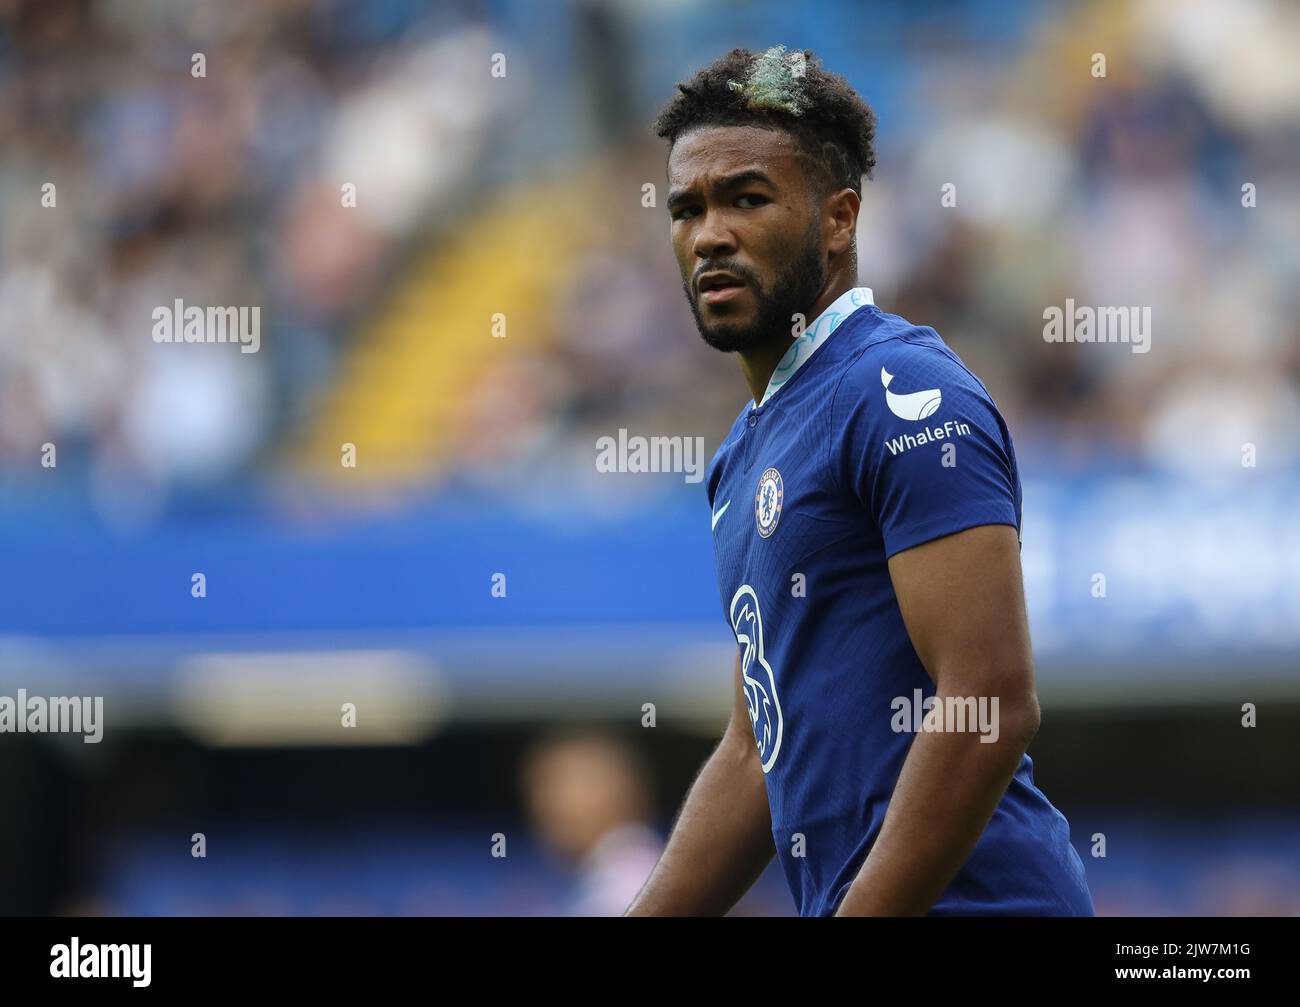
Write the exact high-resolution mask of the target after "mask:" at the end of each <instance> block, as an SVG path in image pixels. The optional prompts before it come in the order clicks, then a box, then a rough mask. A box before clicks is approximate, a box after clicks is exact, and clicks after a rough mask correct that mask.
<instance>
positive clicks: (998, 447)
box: [828, 336, 1020, 557]
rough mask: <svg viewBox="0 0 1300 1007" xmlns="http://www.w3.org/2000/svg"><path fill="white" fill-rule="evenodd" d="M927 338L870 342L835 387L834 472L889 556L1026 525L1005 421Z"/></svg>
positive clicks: (981, 390)
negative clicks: (987, 528)
mask: <svg viewBox="0 0 1300 1007" xmlns="http://www.w3.org/2000/svg"><path fill="white" fill-rule="evenodd" d="M930 338H931V340H933V341H932V342H931V341H927V342H920V343H918V342H912V341H909V340H905V339H890V340H885V341H882V342H881V343H878V344H876V345H873V346H870V347H868V348H867V349H866V350H864V351H863V352H862V353H861V354H860V355H859V356H858V358H857V359H856V360H854V361H853V362H852V363H851V364H850V366H849V367H848V368H847V369H846V371H845V373H844V374H843V376H842V377H841V379H840V381H839V383H838V385H837V386H836V390H835V392H834V394H833V397H832V402H831V431H830V437H829V439H828V443H829V445H830V448H831V449H830V459H829V463H830V466H831V470H832V473H833V475H834V477H835V478H836V480H837V481H838V482H839V483H840V485H841V486H842V488H843V489H844V490H845V491H847V492H849V493H851V494H853V496H855V497H856V498H857V500H858V501H859V502H860V503H861V504H862V506H863V507H864V508H865V509H866V510H867V511H868V513H869V514H870V515H871V517H872V519H873V520H874V521H875V523H876V525H877V526H878V527H879V529H880V534H881V537H882V539H883V541H884V545H885V555H886V557H888V556H892V555H894V554H895V553H898V552H902V551H903V550H904V549H910V548H912V547H913V546H917V545H920V544H922V543H923V542H928V541H930V540H932V539H936V538H941V537H943V536H945V535H951V534H954V533H955V532H959V531H963V530H965V529H967V528H974V527H976V526H978V525H986V524H1006V525H1011V526H1012V527H1014V528H1016V529H1017V530H1019V528H1020V484H1019V477H1018V474H1017V472H1016V465H1015V454H1014V449H1013V448H1012V445H1011V437H1010V434H1009V433H1008V431H1007V428H1006V424H1005V423H1004V422H1003V420H1002V417H1001V416H1000V415H999V414H998V411H997V406H996V405H994V403H993V400H992V399H991V398H990V397H989V394H988V392H987V391H986V390H985V389H984V386H983V385H982V384H980V382H979V380H978V379H976V377H975V376H974V375H973V374H971V373H970V371H968V370H967V369H966V367H965V365H963V364H962V363H961V361H960V360H959V359H958V358H957V357H956V355H955V354H953V353H952V351H951V350H949V349H948V348H947V347H946V346H944V345H943V344H942V342H940V341H939V340H938V338H937V336H931V337H930Z"/></svg>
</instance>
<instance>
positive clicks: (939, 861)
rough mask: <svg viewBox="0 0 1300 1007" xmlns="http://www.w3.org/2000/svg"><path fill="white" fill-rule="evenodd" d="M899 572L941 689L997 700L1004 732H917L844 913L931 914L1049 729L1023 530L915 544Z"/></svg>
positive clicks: (904, 600) (909, 617) (895, 569)
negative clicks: (1034, 645)
mask: <svg viewBox="0 0 1300 1007" xmlns="http://www.w3.org/2000/svg"><path fill="white" fill-rule="evenodd" d="M889 575H890V578H891V579H892V581H893V583H894V592H895V594H896V595H897V596H898V605H899V608H900V609H901V610H902V614H903V621H904V623H905V624H906V626H907V632H908V635H909V636H910V637H911V639H912V646H913V647H914V648H915V649H916V653H917V655H918V656H919V657H920V659H921V662H922V664H924V665H925V669H926V671H927V672H929V674H930V677H931V678H933V679H934V682H935V687H936V696H937V697H938V698H939V699H940V700H943V699H944V698H945V697H948V696H954V697H976V698H978V697H981V696H983V697H987V698H988V699H989V700H990V701H991V700H992V698H994V697H996V698H997V700H998V704H997V707H996V708H993V707H992V704H991V702H990V704H989V707H990V709H996V720H995V721H994V722H995V723H996V724H997V728H998V737H997V740H996V741H995V742H993V743H991V744H990V743H985V742H981V740H980V735H979V734H978V733H974V732H972V731H969V730H968V731H966V732H964V733H946V732H938V733H926V732H924V731H922V732H921V733H919V734H917V736H916V738H914V739H913V741H912V747H911V748H910V749H909V751H908V754H907V759H906V760H905V761H904V763H903V769H902V772H901V773H900V774H899V777H898V783H897V785H896V786H895V788H894V795H893V797H892V799H891V800H890V802H889V808H888V810H887V811H886V813H885V820H884V823H883V824H882V826H881V829H880V835H879V836H878V837H877V838H876V842H875V845H874V846H873V847H872V849H871V852H870V853H869V854H868V856H867V859H866V861H865V862H864V863H863V865H862V868H861V870H860V871H859V872H858V875H857V877H856V878H855V879H854V881H853V884H852V885H851V886H850V888H849V890H848V892H847V893H846V894H845V896H844V899H843V900H842V901H841V903H840V906H839V909H838V911H837V913H836V915H840V916H905V915H921V914H924V913H926V912H928V911H929V909H930V907H931V906H932V905H933V904H934V903H935V901H936V900H937V899H938V898H939V896H940V895H942V894H943V893H944V891H945V890H946V889H947V887H948V885H949V884H950V883H951V882H952V879H953V878H954V877H955V876H956V874H957V872H958V871H959V870H960V869H961V867H962V865H963V864H964V863H965V862H966V860H967V858H968V857H969V856H970V854H971V851H972V850H973V849H974V848H975V844H976V842H977V841H978V840H979V837H980V835H981V833H983V831H984V828H985V826H987V825H988V823H989V819H990V818H992V817H993V812H994V810H995V809H996V807H997V805H998V801H1000V800H1001V799H1002V795H1003V793H1005V791H1006V788H1007V785H1008V784H1009V783H1010V782H1011V778H1012V776H1013V775H1014V774H1015V771H1016V768H1017V767H1018V766H1019V765H1020V759H1021V757H1022V756H1023V755H1024V753H1025V749H1026V748H1027V747H1028V745H1029V741H1030V739H1031V738H1033V736H1034V733H1035V732H1036V731H1037V730H1038V718H1039V712H1038V698H1037V696H1036V695H1035V691H1034V669H1033V657H1032V653H1031V650H1030V645H1029V626H1028V622H1027V620H1026V617H1025V599H1024V588H1023V584H1022V581H1021V573H1020V547H1019V543H1018V541H1017V537H1016V530H1015V529H1014V528H1012V527H1010V526H1009V525H984V526H982V527H978V528H970V529H967V530H966V531H963V532H958V533H957V534H955V535H949V536H947V537H946V538H941V539H936V540H935V541H932V542H927V543H925V544H924V545H920V546H917V547H915V548H912V549H907V550H904V551H903V552H900V553H897V554H895V555H894V556H893V557H891V558H890V560H889ZM991 733H992V732H990V734H991Z"/></svg>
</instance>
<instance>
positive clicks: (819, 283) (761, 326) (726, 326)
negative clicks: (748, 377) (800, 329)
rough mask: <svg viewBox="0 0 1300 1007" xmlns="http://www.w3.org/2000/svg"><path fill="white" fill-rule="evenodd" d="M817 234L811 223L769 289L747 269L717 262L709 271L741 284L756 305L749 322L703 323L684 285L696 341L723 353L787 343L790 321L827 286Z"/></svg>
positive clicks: (720, 319)
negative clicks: (715, 270) (782, 341)
mask: <svg viewBox="0 0 1300 1007" xmlns="http://www.w3.org/2000/svg"><path fill="white" fill-rule="evenodd" d="M820 231H821V226H820V222H819V221H818V220H817V219H816V218H814V219H813V220H812V221H811V222H810V223H809V226H808V230H807V231H805V232H804V236H803V241H802V243H801V244H800V245H799V246H798V247H797V248H796V249H795V252H794V255H793V256H792V257H791V258H790V259H788V260H787V261H786V262H784V263H782V264H781V266H780V268H779V269H778V270H777V274H776V278H775V279H774V280H773V282H772V285H771V288H770V289H769V288H767V287H764V286H762V285H761V284H760V282H759V279H758V277H757V276H755V275H754V273H753V272H752V271H751V270H748V269H744V268H742V267H740V266H739V265H738V264H736V263H729V262H727V261H726V260H722V261H720V262H718V263H716V264H714V265H711V266H710V267H709V268H710V269H720V270H723V271H725V272H728V273H731V274H732V275H734V276H735V277H737V278H738V279H741V280H744V281H745V283H746V284H747V285H748V287H749V290H750V291H751V292H752V294H753V295H754V302H755V305H756V308H755V311H754V315H753V318H752V320H749V321H737V320H733V319H729V318H725V317H718V318H715V320H714V321H712V322H706V321H705V320H704V317H703V316H702V315H701V314H700V306H699V303H698V301H697V300H696V298H695V297H693V296H692V295H691V285H690V282H689V281H688V280H683V281H682V289H683V290H684V291H685V292H686V303H687V304H689V305H690V306H691V314H693V315H694V316H695V327H696V328H697V329H699V330H700V337H701V338H702V339H703V340H704V341H705V342H706V343H708V344H709V345H710V346H712V347H713V348H714V349H715V350H719V351H721V352H723V353H744V352H747V351H749V350H753V349H757V348H758V347H760V346H763V345H765V344H767V343H770V342H774V341H776V340H780V339H784V340H787V341H788V340H789V339H791V338H792V337H793V335H794V333H793V331H792V330H793V327H794V316H795V315H796V314H797V313H799V312H806V311H808V309H809V308H810V307H811V306H812V304H813V302H814V301H815V300H816V299H817V295H818V294H820V293H821V290H822V287H823V286H824V285H825V283H826V260H825V256H824V255H823V254H822V247H821V241H820Z"/></svg>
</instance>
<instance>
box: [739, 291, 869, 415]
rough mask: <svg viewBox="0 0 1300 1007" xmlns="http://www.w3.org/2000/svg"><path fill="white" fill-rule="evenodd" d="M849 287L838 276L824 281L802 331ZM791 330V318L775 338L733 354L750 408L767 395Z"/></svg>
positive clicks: (790, 337) (792, 340)
mask: <svg viewBox="0 0 1300 1007" xmlns="http://www.w3.org/2000/svg"><path fill="white" fill-rule="evenodd" d="M853 286H854V283H853V279H852V277H847V276H840V277H836V278H835V279H833V280H832V279H828V280H827V281H826V286H824V287H823V288H822V292H821V293H820V294H818V295H817V299H816V300H815V301H813V305H812V307H811V308H809V309H808V314H807V317H805V318H804V326H805V328H806V327H807V326H809V325H811V324H812V323H813V320H814V319H816V318H817V317H818V316H819V315H820V314H821V313H822V312H823V311H825V310H826V309H827V308H829V307H830V306H831V305H832V304H834V303H835V300H836V298H838V297H839V296H840V295H841V294H843V293H845V292H846V291H849V290H852V289H853ZM793 328H794V319H790V328H788V329H786V330H784V331H783V332H781V333H778V334H777V335H776V337H775V338H773V339H771V340H769V341H768V342H766V343H764V344H763V345H761V346H757V347H755V348H754V349H752V350H746V351H744V352H742V353H739V354H737V356H739V357H740V372H741V374H743V375H744V376H745V383H746V384H747V385H749V390H750V392H752V393H753V396H754V405H758V404H759V403H760V402H762V401H763V395H764V394H765V393H766V392H767V385H768V382H769V381H771V380H772V373H773V372H774V371H775V370H776V365H777V364H779V363H780V362H781V358H782V357H784V356H785V354H786V351H787V350H788V349H790V344H791V343H793V342H794V339H795V337H794V332H793V331H792V330H793Z"/></svg>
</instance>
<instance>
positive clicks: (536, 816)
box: [521, 731, 663, 916]
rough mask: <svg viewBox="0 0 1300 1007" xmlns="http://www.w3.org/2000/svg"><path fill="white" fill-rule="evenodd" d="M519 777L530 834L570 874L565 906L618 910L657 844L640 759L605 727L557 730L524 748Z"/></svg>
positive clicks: (583, 911)
mask: <svg viewBox="0 0 1300 1007" xmlns="http://www.w3.org/2000/svg"><path fill="white" fill-rule="evenodd" d="M521 780H522V783H523V789H524V793H525V796H526V799H527V803H528V809H529V813H530V816H531V821H532V824H533V828H534V830H535V831H536V833H537V836H538V838H539V839H540V840H541V841H542V843H543V845H544V846H545V847H546V848H547V849H549V850H551V851H553V852H554V853H555V854H557V855H558V856H559V857H560V858H561V859H563V860H564V861H566V862H567V863H568V864H569V866H570V867H571V868H572V869H573V870H574V871H575V872H576V873H577V875H578V889H577V892H576V893H575V895H574V897H573V900H572V903H571V905H570V907H569V912H570V913H572V914H573V915H575V916H619V915H621V914H622V912H623V910H624V909H626V908H627V906H628V904H629V903H630V902H631V901H632V897H633V896H634V895H635V894H636V893H637V890H638V889H639V888H640V887H641V885H642V883H643V882H644V881H645V879H646V876H647V875H648V874H649V873H650V870H651V869H652V868H653V867H654V865H655V861H656V860H658V859H659V854H660V853H661V852H662V850H663V841H662V840H661V839H660V838H659V835H658V834H657V833H656V832H655V830H654V828H653V827H652V826H651V824H650V820H651V814H652V808H653V802H652V799H651V780H650V776H649V773H648V772H647V767H646V765H645V763H644V760H643V759H642V758H641V757H640V756H638V755H637V754H636V752H635V751H634V750H633V749H632V748H631V746H630V745H628V744H627V743H626V742H624V741H621V740H619V739H617V738H616V737H614V736H613V735H611V734H609V733H607V732H602V731H585V732H579V733H570V734H560V735H556V736H553V737H550V738H548V739H546V740H544V741H542V742H540V743H539V744H538V745H537V746H536V747H535V748H533V749H532V750H531V751H529V753H528V755H527V757H526V759H525V761H524V765H523V768H522V771H521Z"/></svg>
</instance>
